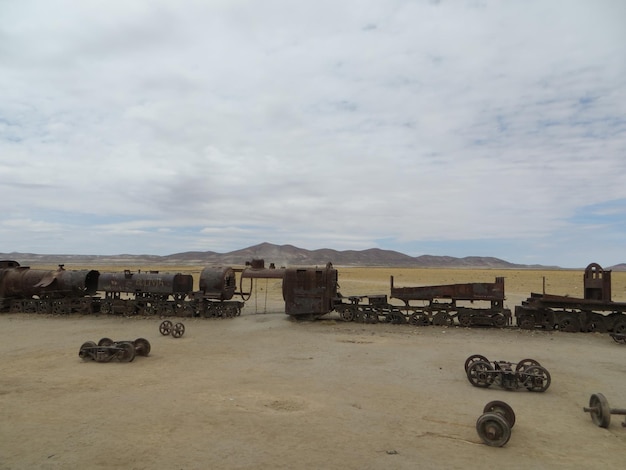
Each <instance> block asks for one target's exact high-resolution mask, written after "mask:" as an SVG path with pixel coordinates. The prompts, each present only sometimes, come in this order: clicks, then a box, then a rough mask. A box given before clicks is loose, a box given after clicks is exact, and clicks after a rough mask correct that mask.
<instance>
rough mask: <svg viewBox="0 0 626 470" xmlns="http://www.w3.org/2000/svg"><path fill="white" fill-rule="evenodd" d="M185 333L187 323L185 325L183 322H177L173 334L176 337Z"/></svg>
mask: <svg viewBox="0 0 626 470" xmlns="http://www.w3.org/2000/svg"><path fill="white" fill-rule="evenodd" d="M184 334H185V325H183V324H182V323H176V324H175V325H174V328H172V336H173V337H174V338H180V337H181V336H182V335H184Z"/></svg>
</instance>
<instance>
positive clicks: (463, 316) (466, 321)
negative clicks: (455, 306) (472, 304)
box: [456, 310, 472, 328]
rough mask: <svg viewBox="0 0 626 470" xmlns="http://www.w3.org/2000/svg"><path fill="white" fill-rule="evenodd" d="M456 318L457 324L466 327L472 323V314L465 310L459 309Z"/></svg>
mask: <svg viewBox="0 0 626 470" xmlns="http://www.w3.org/2000/svg"><path fill="white" fill-rule="evenodd" d="M456 318H457V320H459V325H461V326H464V327H466V328H467V327H468V326H471V324H472V314H471V313H470V312H467V311H465V310H460V311H459V313H458V314H457V316H456Z"/></svg>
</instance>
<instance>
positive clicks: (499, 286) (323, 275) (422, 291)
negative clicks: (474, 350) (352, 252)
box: [283, 263, 511, 327]
mask: <svg viewBox="0 0 626 470" xmlns="http://www.w3.org/2000/svg"><path fill="white" fill-rule="evenodd" d="M283 298H284V299H285V313H286V314H287V315H291V316H293V317H295V318H299V319H312V318H318V317H321V316H323V315H326V314H327V313H330V312H332V311H333V310H334V311H336V312H338V313H339V316H340V317H341V319H342V320H344V321H360V322H364V323H378V322H388V323H410V324H412V325H416V326H426V325H453V324H456V323H458V324H460V325H462V326H476V325H489V326H497V327H503V326H506V325H510V324H511V311H510V310H508V309H506V308H504V278H502V277H499V278H496V281H495V282H493V283H488V282H481V283H468V284H451V285H441V286H426V287H396V286H395V285H394V279H393V276H392V277H391V288H390V298H391V299H398V300H400V301H402V302H403V304H404V305H394V304H392V303H390V302H389V299H388V297H387V295H386V294H382V295H381V294H377V295H355V296H349V297H344V296H343V295H342V294H341V293H340V292H339V290H338V272H337V270H336V269H335V268H334V267H333V266H332V264H331V263H328V264H327V265H326V266H325V267H323V268H296V269H287V270H286V272H285V277H284V280H283ZM417 301H419V302H421V304H420V305H416V304H415V302H417ZM462 301H468V302H471V303H474V302H485V303H486V304H488V305H485V306H484V307H483V308H480V307H478V308H476V307H471V306H466V305H461V304H459V303H458V302H462Z"/></svg>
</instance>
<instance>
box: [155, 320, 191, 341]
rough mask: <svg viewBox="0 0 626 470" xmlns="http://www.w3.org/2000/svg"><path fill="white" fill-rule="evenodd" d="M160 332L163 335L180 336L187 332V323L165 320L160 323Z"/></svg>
mask: <svg viewBox="0 0 626 470" xmlns="http://www.w3.org/2000/svg"><path fill="white" fill-rule="evenodd" d="M159 332H160V333H161V334H162V335H163V336H167V335H172V336H173V337H174V338H180V337H181V336H182V335H184V334H185V325H183V324H182V323H176V324H173V323H172V322H171V321H169V320H165V321H163V322H161V324H160V325H159Z"/></svg>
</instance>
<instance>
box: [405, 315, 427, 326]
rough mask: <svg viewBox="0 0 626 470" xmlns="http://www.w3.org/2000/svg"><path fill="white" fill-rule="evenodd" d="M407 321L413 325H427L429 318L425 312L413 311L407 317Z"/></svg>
mask: <svg viewBox="0 0 626 470" xmlns="http://www.w3.org/2000/svg"><path fill="white" fill-rule="evenodd" d="M409 323H410V324H411V325H413V326H428V325H430V320H429V319H428V315H426V314H425V313H419V312H415V313H413V314H411V316H410V317H409Z"/></svg>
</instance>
